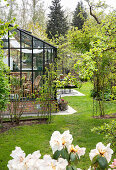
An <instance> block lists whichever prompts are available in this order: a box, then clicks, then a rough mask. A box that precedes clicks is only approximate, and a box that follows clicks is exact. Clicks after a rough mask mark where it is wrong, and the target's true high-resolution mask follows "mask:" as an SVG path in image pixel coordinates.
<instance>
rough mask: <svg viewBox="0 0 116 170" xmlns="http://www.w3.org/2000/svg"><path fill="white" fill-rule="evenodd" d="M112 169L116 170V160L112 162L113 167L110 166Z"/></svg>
mask: <svg viewBox="0 0 116 170" xmlns="http://www.w3.org/2000/svg"><path fill="white" fill-rule="evenodd" d="M110 167H111V168H115V169H113V170H116V159H114V162H112V165H110Z"/></svg>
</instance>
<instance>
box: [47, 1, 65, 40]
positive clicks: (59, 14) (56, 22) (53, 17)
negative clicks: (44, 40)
mask: <svg viewBox="0 0 116 170" xmlns="http://www.w3.org/2000/svg"><path fill="white" fill-rule="evenodd" d="M60 1H61V0H53V1H52V6H50V10H51V12H50V14H49V15H48V16H49V20H48V24H47V30H46V33H47V34H48V38H50V39H52V38H53V37H55V35H58V36H60V35H65V34H66V32H67V30H68V24H67V20H66V17H65V16H64V11H63V10H62V7H61V4H60Z"/></svg>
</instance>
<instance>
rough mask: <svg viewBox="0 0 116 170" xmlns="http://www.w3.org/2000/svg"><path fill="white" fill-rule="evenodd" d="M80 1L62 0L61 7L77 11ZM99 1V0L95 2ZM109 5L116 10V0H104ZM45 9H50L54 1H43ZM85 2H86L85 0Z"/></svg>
mask: <svg viewBox="0 0 116 170" xmlns="http://www.w3.org/2000/svg"><path fill="white" fill-rule="evenodd" d="M78 1H80V0H61V5H62V6H63V9H64V10H65V9H67V8H68V9H70V10H71V11H74V10H75V7H76V6H77V3H78ZM95 1H98V0H95ZM104 1H105V2H106V3H107V4H108V5H111V6H112V7H114V8H116V0H104ZM43 2H44V5H45V8H46V9H48V7H49V6H50V5H51V2H52V0H43ZM83 2H84V0H83ZM84 5H87V3H86V2H84Z"/></svg>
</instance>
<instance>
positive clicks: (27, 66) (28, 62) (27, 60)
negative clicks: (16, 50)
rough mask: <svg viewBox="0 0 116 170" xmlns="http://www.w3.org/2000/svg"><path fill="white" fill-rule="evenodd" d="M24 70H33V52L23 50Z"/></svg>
mask: <svg viewBox="0 0 116 170" xmlns="http://www.w3.org/2000/svg"><path fill="white" fill-rule="evenodd" d="M22 70H28V71H29V70H32V50H30V49H22Z"/></svg>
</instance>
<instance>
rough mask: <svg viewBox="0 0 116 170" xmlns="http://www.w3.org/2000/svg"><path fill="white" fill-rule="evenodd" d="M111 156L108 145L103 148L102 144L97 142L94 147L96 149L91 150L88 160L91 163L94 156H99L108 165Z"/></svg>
mask: <svg viewBox="0 0 116 170" xmlns="http://www.w3.org/2000/svg"><path fill="white" fill-rule="evenodd" d="M112 154H113V150H112V149H111V148H110V143H109V144H108V145H107V146H104V145H103V144H102V142H99V143H98V144H97V145H96V149H93V150H91V152H90V153H89V157H90V160H91V161H92V159H93V158H94V157H95V156H96V155H100V156H102V157H105V158H106V159H107V161H108V163H109V162H110V160H111V157H112Z"/></svg>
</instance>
